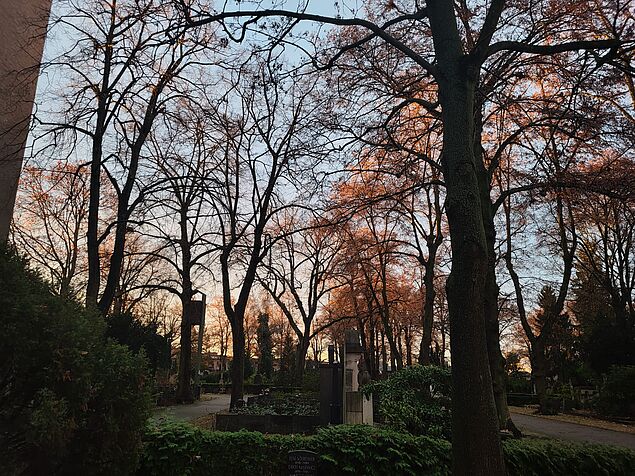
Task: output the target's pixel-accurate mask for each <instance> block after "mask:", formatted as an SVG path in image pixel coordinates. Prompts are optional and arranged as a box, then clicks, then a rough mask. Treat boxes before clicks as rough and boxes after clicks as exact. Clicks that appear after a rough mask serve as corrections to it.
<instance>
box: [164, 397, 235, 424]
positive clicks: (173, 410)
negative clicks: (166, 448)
mask: <svg viewBox="0 0 635 476" xmlns="http://www.w3.org/2000/svg"><path fill="white" fill-rule="evenodd" d="M230 397H231V396H230V395H226V394H218V395H213V396H212V397H211V398H210V399H209V400H199V401H196V402H194V403H190V404H187V405H172V406H169V407H163V408H158V409H157V410H156V411H155V413H154V416H155V417H171V418H174V419H176V420H186V421H189V420H194V419H196V418H198V417H202V416H205V415H209V414H210V413H217V412H224V411H228V410H229V400H230Z"/></svg>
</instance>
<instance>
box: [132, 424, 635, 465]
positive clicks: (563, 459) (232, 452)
mask: <svg viewBox="0 0 635 476" xmlns="http://www.w3.org/2000/svg"><path fill="white" fill-rule="evenodd" d="M144 440H145V443H144V445H145V448H144V452H143V456H142V461H141V467H140V469H139V472H138V474H139V475H144V476H145V475H152V476H177V475H178V476H181V475H183V476H198V475H200V476H207V475H244V474H253V475H262V476H270V475H271V476H274V475H276V476H277V475H285V474H287V467H286V464H287V452H288V451H290V450H294V449H306V450H311V451H315V452H317V453H318V454H319V455H320V457H321V461H320V464H321V466H320V472H319V474H320V475H340V474H365V475H448V474H450V468H451V446H450V444H449V443H448V442H447V441H445V440H441V439H432V438H428V437H425V436H413V435H410V434H407V433H398V432H395V431H392V430H381V429H377V428H372V427H369V426H363V425H357V426H355V425H340V426H335V427H329V428H324V429H321V430H320V431H319V432H318V433H317V434H316V435H313V436H299V435H262V434H261V433H257V432H247V431H241V432H236V433H230V432H217V431H207V430H202V429H200V428H197V427H194V426H191V425H188V424H186V423H174V422H165V421H155V422H153V423H152V424H151V425H150V426H149V428H148V430H147V432H146V436H145V439H144ZM504 447H505V454H506V459H507V467H508V470H509V474H510V476H514V475H540V476H549V475H554V476H555V475H558V476H561V475H564V476H566V475H571V476H573V475H581V474H585V475H586V474H589V475H591V474H592V475H611V476H613V475H616V476H619V475H628V474H632V469H633V468H635V453H634V452H632V451H629V450H626V449H620V448H615V447H609V446H594V445H581V444H569V443H564V442H561V441H556V440H536V439H531V440H529V439H526V440H512V441H506V442H505V443H504Z"/></svg>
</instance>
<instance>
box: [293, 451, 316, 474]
mask: <svg viewBox="0 0 635 476" xmlns="http://www.w3.org/2000/svg"><path fill="white" fill-rule="evenodd" d="M288 469H289V476H317V474H318V455H317V453H314V452H313V451H307V450H297V451H289V461H288Z"/></svg>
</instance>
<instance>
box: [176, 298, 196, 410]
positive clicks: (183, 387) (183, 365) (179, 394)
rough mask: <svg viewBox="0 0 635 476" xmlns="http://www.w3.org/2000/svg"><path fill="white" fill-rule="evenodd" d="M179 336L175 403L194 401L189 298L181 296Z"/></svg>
mask: <svg viewBox="0 0 635 476" xmlns="http://www.w3.org/2000/svg"><path fill="white" fill-rule="evenodd" d="M181 306H182V311H181V337H180V340H179V344H180V347H181V352H180V353H179V375H178V381H177V387H176V401H177V403H190V402H193V401H194V395H193V394H192V383H191V379H192V326H191V325H190V319H189V313H190V299H189V298H185V295H183V296H182V298H181Z"/></svg>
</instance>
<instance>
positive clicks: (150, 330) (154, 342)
mask: <svg viewBox="0 0 635 476" xmlns="http://www.w3.org/2000/svg"><path fill="white" fill-rule="evenodd" d="M106 337H111V338H112V339H114V340H115V341H116V342H118V343H119V344H122V345H125V346H126V347H128V348H129V349H130V350H131V351H132V352H134V353H135V354H138V353H139V352H140V351H143V352H144V353H145V355H146V357H147V358H148V361H149V363H150V368H151V369H152V373H153V374H154V373H156V371H157V369H158V368H162V369H164V368H169V367H170V346H169V342H168V339H167V337H165V336H162V335H161V334H159V327H158V325H157V324H156V323H144V322H142V321H140V320H139V319H137V318H135V316H133V315H132V314H130V313H123V314H111V315H110V316H108V317H107V318H106Z"/></svg>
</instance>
